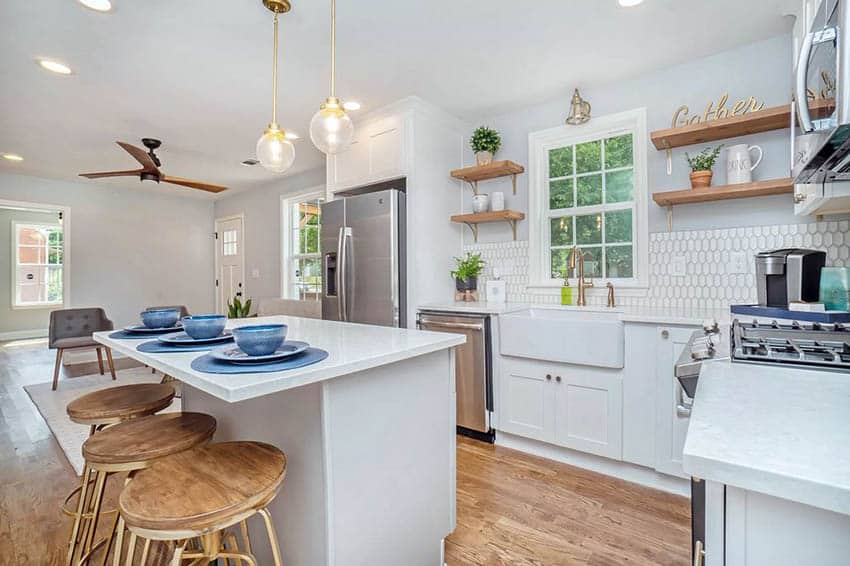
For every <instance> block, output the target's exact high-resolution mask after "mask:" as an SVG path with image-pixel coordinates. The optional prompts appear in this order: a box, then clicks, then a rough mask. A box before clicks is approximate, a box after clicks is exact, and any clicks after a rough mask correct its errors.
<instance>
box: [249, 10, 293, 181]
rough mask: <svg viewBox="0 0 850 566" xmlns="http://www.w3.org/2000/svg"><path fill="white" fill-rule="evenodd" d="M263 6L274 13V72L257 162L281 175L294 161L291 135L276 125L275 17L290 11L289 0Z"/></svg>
mask: <svg viewBox="0 0 850 566" xmlns="http://www.w3.org/2000/svg"><path fill="white" fill-rule="evenodd" d="M263 6H265V7H266V8H268V9H269V10H271V11H272V12H274V71H273V73H272V121H271V123H270V124H269V125H268V127H267V128H266V130H265V131H264V132H263V135H262V136H260V139H259V140H258V141H257V160H258V161H259V162H260V165H262V166H263V167H264V168H266V169H268V170H269V171H273V172H275V173H283V172H284V171H286V170H287V169H289V168H290V167H291V166H292V162H293V161H295V146H294V145H292V142H291V141H289V139H288V138H290V137H291V135H289V134H287V132H286V131H285V130H282V129H281V127H280V126H279V125H278V123H277V17H278V14H285V13H286V12H288V11H289V10H290V9H291V7H292V6H291V5H290V3H289V0H263Z"/></svg>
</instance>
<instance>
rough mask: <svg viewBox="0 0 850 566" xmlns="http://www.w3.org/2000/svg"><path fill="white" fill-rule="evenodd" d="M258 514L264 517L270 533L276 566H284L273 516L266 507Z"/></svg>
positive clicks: (270, 542) (270, 543)
mask: <svg viewBox="0 0 850 566" xmlns="http://www.w3.org/2000/svg"><path fill="white" fill-rule="evenodd" d="M257 513H259V514H260V515H262V517H263V521H265V523H266V531H268V533H269V545H271V547H272V557H273V558H274V566H283V562H282V561H281V559H280V548H279V547H278V545H277V533H275V530H274V523H273V522H272V514H271V513H269V510H268V509H267V508H265V507H264V508H262V509H260V510H259V511H257Z"/></svg>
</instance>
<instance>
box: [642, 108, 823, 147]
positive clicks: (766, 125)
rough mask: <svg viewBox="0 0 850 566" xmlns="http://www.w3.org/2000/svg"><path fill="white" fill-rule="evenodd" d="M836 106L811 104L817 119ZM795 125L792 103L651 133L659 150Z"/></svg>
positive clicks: (813, 114) (814, 116)
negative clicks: (792, 120)
mask: <svg viewBox="0 0 850 566" xmlns="http://www.w3.org/2000/svg"><path fill="white" fill-rule="evenodd" d="M834 107H835V101H834V100H825V99H818V100H815V101H812V102H811V103H809V111H810V112H811V114H812V117H813V118H822V117H824V116H826V115H827V114H828V113H829V112H831V110H832V108H834ZM790 126H791V105H790V104H785V105H783V106H774V107H773V108H765V109H763V110H757V111H756V112H749V113H747V114H741V115H739V116H731V117H729V118H720V119H719V120H710V121H708V122H700V123H698V124H690V125H688V126H680V127H677V128H667V129H666V130H655V131H654V132H652V133H651V134H650V138H651V139H652V143H653V145H655V147H656V149H661V150H664V149H672V148H674V147H682V146H685V145H694V144H698V143H707V142H713V141H717V140H723V139H726V138H736V137H738V136H746V135H749V134H758V133H761V132H769V131H771V130H782V129H784V128H789V127H790Z"/></svg>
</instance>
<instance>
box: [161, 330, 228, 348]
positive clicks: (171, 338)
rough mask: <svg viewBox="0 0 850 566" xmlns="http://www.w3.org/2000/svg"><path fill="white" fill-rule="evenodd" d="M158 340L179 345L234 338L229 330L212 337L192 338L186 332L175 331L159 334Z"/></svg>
mask: <svg viewBox="0 0 850 566" xmlns="http://www.w3.org/2000/svg"><path fill="white" fill-rule="evenodd" d="M156 339H157V340H159V341H160V342H164V343H165V344H174V345H177V346H191V345H195V344H215V343H216V342H227V341H228V340H232V339H233V335H232V334H231V333H230V331H229V330H225V331H224V332H222V333H221V334H220V335H218V336H213V337H212V338H198V339H195V338H192V337H191V336H189V335H188V334H186V333H185V332H173V333H171V334H166V335H164V336H157V337H156Z"/></svg>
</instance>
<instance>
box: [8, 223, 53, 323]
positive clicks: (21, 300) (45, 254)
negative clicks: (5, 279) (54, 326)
mask: <svg viewBox="0 0 850 566" xmlns="http://www.w3.org/2000/svg"><path fill="white" fill-rule="evenodd" d="M12 238H13V240H12V241H13V242H14V244H13V246H14V251H13V254H14V258H15V271H14V286H13V290H12V294H13V297H12V304H13V306H14V307H16V308H27V307H41V306H56V305H61V304H62V303H63V302H64V293H63V282H64V277H63V270H64V255H65V244H64V234H63V232H62V227H61V226H59V225H47V224H24V223H17V222H15V223H13V224H12Z"/></svg>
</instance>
